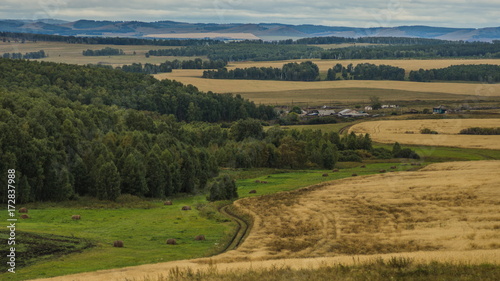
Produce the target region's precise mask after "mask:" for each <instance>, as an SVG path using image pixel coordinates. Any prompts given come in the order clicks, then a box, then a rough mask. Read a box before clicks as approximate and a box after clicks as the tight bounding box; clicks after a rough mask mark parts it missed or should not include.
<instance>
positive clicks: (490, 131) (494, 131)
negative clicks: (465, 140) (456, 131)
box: [460, 127, 500, 135]
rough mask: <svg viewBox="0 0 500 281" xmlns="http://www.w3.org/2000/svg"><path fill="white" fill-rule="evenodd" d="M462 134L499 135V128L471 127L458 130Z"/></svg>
mask: <svg viewBox="0 0 500 281" xmlns="http://www.w3.org/2000/svg"><path fill="white" fill-rule="evenodd" d="M460 134H462V135H500V128H481V127H472V128H467V129H463V130H461V131H460Z"/></svg>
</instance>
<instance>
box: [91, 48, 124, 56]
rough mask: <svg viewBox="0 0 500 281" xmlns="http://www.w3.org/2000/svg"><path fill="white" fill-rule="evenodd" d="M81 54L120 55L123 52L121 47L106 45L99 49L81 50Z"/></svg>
mask: <svg viewBox="0 0 500 281" xmlns="http://www.w3.org/2000/svg"><path fill="white" fill-rule="evenodd" d="M82 54H83V55H84V56H120V55H124V54H125V53H124V52H123V50H122V49H116V48H111V47H106V48H104V49H101V50H90V49H87V50H86V51H83V52H82Z"/></svg>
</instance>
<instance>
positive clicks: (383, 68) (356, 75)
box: [326, 63, 405, 81]
mask: <svg viewBox="0 0 500 281" xmlns="http://www.w3.org/2000/svg"><path fill="white" fill-rule="evenodd" d="M342 79H344V80H347V79H354V80H399V81H403V80H404V79H405V70H404V69H403V68H400V67H395V66H390V65H383V64H382V65H378V66H377V65H375V64H370V63H361V64H358V65H356V66H355V67H354V66H353V65H352V64H349V65H348V66H347V67H344V66H343V65H342V64H340V63H338V64H336V65H335V66H334V67H332V68H330V69H328V71H327V75H326V80H342Z"/></svg>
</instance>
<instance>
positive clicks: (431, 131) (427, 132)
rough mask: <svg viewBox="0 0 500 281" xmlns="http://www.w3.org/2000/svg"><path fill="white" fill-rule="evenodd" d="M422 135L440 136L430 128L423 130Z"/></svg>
mask: <svg viewBox="0 0 500 281" xmlns="http://www.w3.org/2000/svg"><path fill="white" fill-rule="evenodd" d="M420 133H421V134H432V135H437V134H438V132H436V131H433V130H431V129H429V128H423V129H421V130H420Z"/></svg>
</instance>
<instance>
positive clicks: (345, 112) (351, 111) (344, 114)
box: [337, 109, 368, 117]
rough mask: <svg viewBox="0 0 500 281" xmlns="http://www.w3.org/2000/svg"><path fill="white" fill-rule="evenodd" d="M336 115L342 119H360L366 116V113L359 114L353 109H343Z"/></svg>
mask: <svg viewBox="0 0 500 281" xmlns="http://www.w3.org/2000/svg"><path fill="white" fill-rule="evenodd" d="M337 115H338V116H342V117H362V116H368V113H361V112H358V111H356V110H354V109H344V110H341V111H340V112H339V113H338V114H337Z"/></svg>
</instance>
